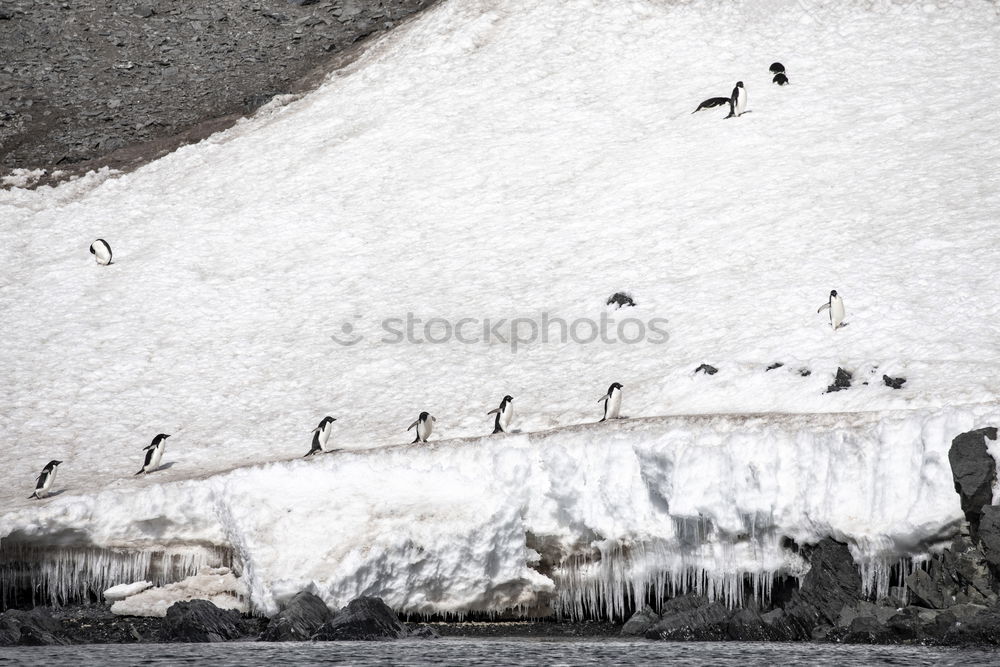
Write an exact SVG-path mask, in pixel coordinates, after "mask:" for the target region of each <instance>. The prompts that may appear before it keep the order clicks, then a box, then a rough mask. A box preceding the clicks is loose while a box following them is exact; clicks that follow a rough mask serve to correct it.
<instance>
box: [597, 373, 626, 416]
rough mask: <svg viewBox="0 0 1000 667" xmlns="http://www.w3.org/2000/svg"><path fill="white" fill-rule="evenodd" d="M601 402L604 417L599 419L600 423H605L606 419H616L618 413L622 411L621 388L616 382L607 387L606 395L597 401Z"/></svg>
mask: <svg viewBox="0 0 1000 667" xmlns="http://www.w3.org/2000/svg"><path fill="white" fill-rule="evenodd" d="M601 401H604V402H605V403H604V416H603V417H601V421H605V420H607V419H618V413H619V412H621V409H622V386H621V385H620V384H618V383H617V382H615V383H612V385H611V386H610V387H608V393H606V394H605V395H604V396H601V397H600V398H599V399H597V402H598V403H600V402H601Z"/></svg>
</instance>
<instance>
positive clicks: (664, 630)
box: [645, 595, 732, 641]
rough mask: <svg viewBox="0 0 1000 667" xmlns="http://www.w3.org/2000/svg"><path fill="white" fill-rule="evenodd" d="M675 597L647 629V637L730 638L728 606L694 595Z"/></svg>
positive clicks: (671, 638)
mask: <svg viewBox="0 0 1000 667" xmlns="http://www.w3.org/2000/svg"><path fill="white" fill-rule="evenodd" d="M675 600H676V604H673V605H671V603H674V602H675ZM675 600H670V601H669V602H667V604H666V605H664V608H663V614H662V615H661V617H660V621H659V622H658V623H657V624H656V625H654V626H653V627H652V628H650V629H649V630H647V631H646V633H645V636H646V638H647V639H663V640H667V641H720V640H723V639H727V638H728V637H729V618H730V616H732V612H730V611H729V609H727V608H726V606H725V605H723V604H720V603H718V602H709V601H708V600H706V599H705V598H700V597H697V596H691V595H687V596H684V597H682V598H676V599H675Z"/></svg>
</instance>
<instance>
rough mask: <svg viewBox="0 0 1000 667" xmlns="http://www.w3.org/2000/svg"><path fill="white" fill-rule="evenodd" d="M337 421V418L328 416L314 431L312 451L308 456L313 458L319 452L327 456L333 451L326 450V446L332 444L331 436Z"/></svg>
mask: <svg viewBox="0 0 1000 667" xmlns="http://www.w3.org/2000/svg"><path fill="white" fill-rule="evenodd" d="M335 421H337V420H336V419H335V418H333V417H330V416H329V415H328V416H326V417H323V419H322V421H320V423H319V426H317V427H316V428H314V429H313V439H312V449H310V450H309V452H308V453H307V454H306V456H312V455H313V454H316V453H317V452H323V453H324V454H326V453H327V452H329V451H331V450H329V449H327V448H326V445H327V443H328V442H330V434H331V433H332V432H333V422H335ZM303 458H305V457H303Z"/></svg>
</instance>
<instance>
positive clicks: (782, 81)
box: [770, 63, 788, 86]
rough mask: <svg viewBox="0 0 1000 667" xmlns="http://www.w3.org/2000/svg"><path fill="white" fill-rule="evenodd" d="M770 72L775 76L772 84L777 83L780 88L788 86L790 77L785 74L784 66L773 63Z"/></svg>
mask: <svg viewBox="0 0 1000 667" xmlns="http://www.w3.org/2000/svg"><path fill="white" fill-rule="evenodd" d="M770 72H771V74H773V75H774V78H773V79H771V83H776V84H778V85H779V86H787V85H788V75H787V74H785V66H784V65H782V64H781V63H771V67H770Z"/></svg>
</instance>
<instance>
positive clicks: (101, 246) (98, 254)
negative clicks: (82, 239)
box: [90, 239, 111, 266]
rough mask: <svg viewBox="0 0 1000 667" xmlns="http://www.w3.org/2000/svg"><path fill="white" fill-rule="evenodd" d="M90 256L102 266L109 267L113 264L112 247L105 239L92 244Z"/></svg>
mask: <svg viewBox="0 0 1000 667" xmlns="http://www.w3.org/2000/svg"><path fill="white" fill-rule="evenodd" d="M90 254H91V255H93V256H94V259H95V260H97V263H98V264H100V265H101V266H107V265H108V264H110V263H111V246H109V245H108V242H107V241H105V240H104V239H97V240H96V241H94V242H93V243H91V244H90Z"/></svg>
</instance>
